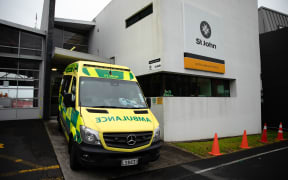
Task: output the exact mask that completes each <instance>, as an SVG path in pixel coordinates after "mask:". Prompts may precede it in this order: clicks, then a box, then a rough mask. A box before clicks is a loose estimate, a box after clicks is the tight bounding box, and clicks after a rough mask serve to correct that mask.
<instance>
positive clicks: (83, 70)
mask: <svg viewBox="0 0 288 180" xmlns="http://www.w3.org/2000/svg"><path fill="white" fill-rule="evenodd" d="M82 72H83V73H84V74H86V75H88V76H90V73H89V72H88V69H87V68H82Z"/></svg>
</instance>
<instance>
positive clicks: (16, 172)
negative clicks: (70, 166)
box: [0, 165, 60, 177]
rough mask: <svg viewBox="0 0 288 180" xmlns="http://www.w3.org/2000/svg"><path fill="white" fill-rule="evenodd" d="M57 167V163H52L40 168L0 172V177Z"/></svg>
mask: <svg viewBox="0 0 288 180" xmlns="http://www.w3.org/2000/svg"><path fill="white" fill-rule="evenodd" d="M59 168H60V166H59V165H53V166H47V167H40V168H35V169H24V170H20V171H15V172H8V173H2V174H0V177H4V176H6V177H7V176H15V175H17V174H24V173H30V172H35V171H47V170H53V169H59Z"/></svg>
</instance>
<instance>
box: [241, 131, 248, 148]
mask: <svg viewBox="0 0 288 180" xmlns="http://www.w3.org/2000/svg"><path fill="white" fill-rule="evenodd" d="M240 148H242V149H249V148H250V147H249V146H248V140H247V135H246V130H244V134H243V137H242V143H241V146H240Z"/></svg>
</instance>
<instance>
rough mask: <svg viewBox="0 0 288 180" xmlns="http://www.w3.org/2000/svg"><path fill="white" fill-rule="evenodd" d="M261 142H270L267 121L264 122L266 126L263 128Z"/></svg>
mask: <svg viewBox="0 0 288 180" xmlns="http://www.w3.org/2000/svg"><path fill="white" fill-rule="evenodd" d="M260 142H263V143H267V142H268V140H267V124H266V123H265V124H264V128H263V132H262V137H261V140H260Z"/></svg>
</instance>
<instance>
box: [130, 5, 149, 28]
mask: <svg viewBox="0 0 288 180" xmlns="http://www.w3.org/2000/svg"><path fill="white" fill-rule="evenodd" d="M152 13H153V4H150V5H148V6H147V7H145V8H144V9H142V10H141V11H139V12H138V13H136V14H134V15H133V16H131V17H130V18H128V19H126V28H128V27H129V26H131V25H133V24H135V23H136V22H138V21H140V20H141V19H143V18H145V17H146V16H148V15H150V14H152Z"/></svg>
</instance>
